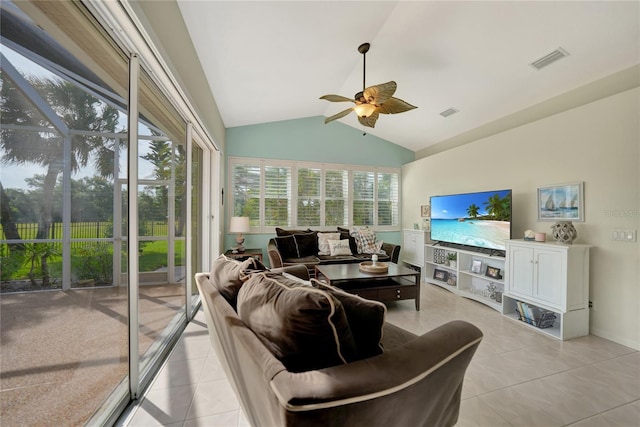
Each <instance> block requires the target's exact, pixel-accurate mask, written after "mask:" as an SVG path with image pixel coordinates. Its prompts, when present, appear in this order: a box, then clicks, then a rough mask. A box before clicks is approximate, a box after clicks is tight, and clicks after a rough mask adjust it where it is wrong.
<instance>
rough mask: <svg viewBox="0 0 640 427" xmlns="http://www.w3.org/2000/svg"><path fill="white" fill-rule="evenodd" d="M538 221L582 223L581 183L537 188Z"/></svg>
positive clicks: (582, 192)
mask: <svg viewBox="0 0 640 427" xmlns="http://www.w3.org/2000/svg"><path fill="white" fill-rule="evenodd" d="M538 221H576V222H584V185H583V183H582V182H576V183H572V184H561V185H552V186H548V187H540V188H538Z"/></svg>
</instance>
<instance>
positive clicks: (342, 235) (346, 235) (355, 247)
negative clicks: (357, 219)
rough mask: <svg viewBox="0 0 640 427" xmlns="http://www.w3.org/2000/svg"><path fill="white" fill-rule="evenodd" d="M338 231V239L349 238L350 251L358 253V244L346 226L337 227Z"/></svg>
mask: <svg viewBox="0 0 640 427" xmlns="http://www.w3.org/2000/svg"><path fill="white" fill-rule="evenodd" d="M338 231H339V232H340V240H343V239H349V247H351V253H352V254H357V253H358V245H357V244H356V239H355V238H354V237H353V236H352V235H351V233H350V232H349V229H348V228H344V227H338Z"/></svg>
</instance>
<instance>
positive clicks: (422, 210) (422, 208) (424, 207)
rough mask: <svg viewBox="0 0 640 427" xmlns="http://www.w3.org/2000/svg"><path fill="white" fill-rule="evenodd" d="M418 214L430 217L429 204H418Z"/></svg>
mask: <svg viewBox="0 0 640 427" xmlns="http://www.w3.org/2000/svg"><path fill="white" fill-rule="evenodd" d="M420 216H422V217H423V218H429V217H431V205H422V206H420Z"/></svg>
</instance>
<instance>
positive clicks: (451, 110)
mask: <svg viewBox="0 0 640 427" xmlns="http://www.w3.org/2000/svg"><path fill="white" fill-rule="evenodd" d="M457 112H458V110H456V109H455V108H448V109H446V110H444V111H443V112H442V113H440V115H441V116H442V117H449V116H451V115H453V114H455V113H457Z"/></svg>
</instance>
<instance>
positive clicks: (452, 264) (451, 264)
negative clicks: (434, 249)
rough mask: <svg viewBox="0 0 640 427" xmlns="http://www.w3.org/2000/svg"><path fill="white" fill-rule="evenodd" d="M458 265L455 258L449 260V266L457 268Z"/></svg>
mask: <svg viewBox="0 0 640 427" xmlns="http://www.w3.org/2000/svg"><path fill="white" fill-rule="evenodd" d="M456 265H457V261H453V260H450V261H449V267H451V268H453V269H454V270H455V268H456Z"/></svg>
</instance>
